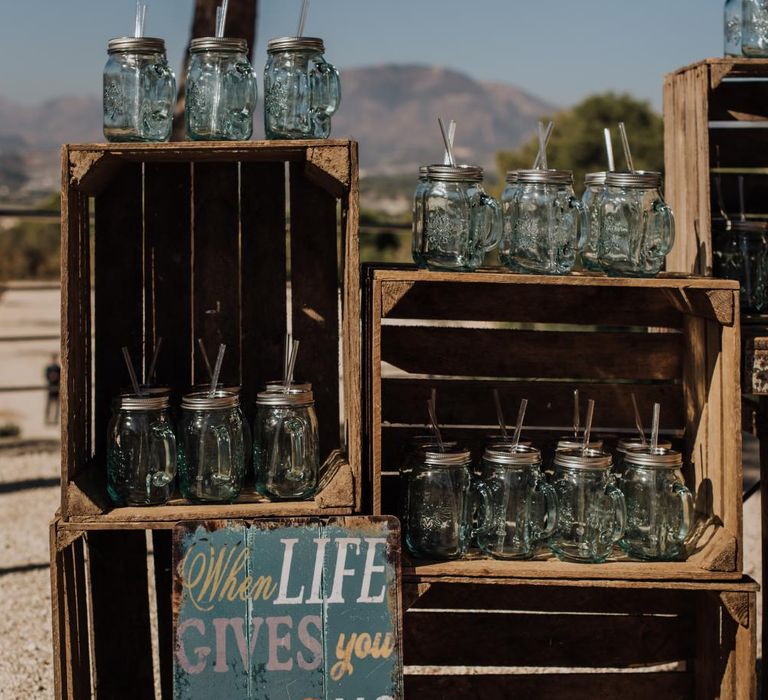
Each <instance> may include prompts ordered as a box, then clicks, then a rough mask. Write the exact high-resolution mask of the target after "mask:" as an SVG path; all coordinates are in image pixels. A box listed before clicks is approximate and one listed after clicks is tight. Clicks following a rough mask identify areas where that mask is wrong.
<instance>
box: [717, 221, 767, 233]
mask: <svg viewBox="0 0 768 700" xmlns="http://www.w3.org/2000/svg"><path fill="white" fill-rule="evenodd" d="M726 231H728V232H730V233H759V234H764V233H766V231H768V221H730V222H729V223H728V224H727V228H726Z"/></svg>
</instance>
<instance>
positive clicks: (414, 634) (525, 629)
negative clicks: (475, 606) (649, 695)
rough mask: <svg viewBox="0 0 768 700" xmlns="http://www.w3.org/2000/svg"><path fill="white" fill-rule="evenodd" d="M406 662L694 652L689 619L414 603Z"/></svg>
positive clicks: (612, 662)
mask: <svg viewBox="0 0 768 700" xmlns="http://www.w3.org/2000/svg"><path fill="white" fill-rule="evenodd" d="M403 627H404V636H405V639H404V650H405V663H406V664H408V665H430V666H450V665H467V666H475V665H478V666H566V667H568V666H578V667H623V666H634V665H638V664H652V663H667V662H674V661H678V660H684V659H687V658H691V656H692V655H693V645H694V640H693V637H692V636H691V633H692V631H693V630H692V624H691V622H690V620H686V619H680V618H676V617H653V616H644V615H593V614H585V615H568V614H557V615H537V614H529V613H519V614H518V613H508V614H496V613H475V612H465V613H455V612H445V611H441V612H423V611H416V610H409V611H408V612H406V614H405V619H404V625H403Z"/></svg>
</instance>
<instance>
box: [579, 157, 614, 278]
mask: <svg viewBox="0 0 768 700" xmlns="http://www.w3.org/2000/svg"><path fill="white" fill-rule="evenodd" d="M607 174H608V173H605V172H602V173H587V174H586V176H585V177H584V194H583V195H582V197H581V202H582V204H583V205H584V208H585V209H586V210H587V228H586V232H585V234H584V245H583V246H582V249H581V261H582V263H583V264H584V267H585V268H586V269H587V270H591V271H592V272H599V271H600V270H601V269H602V268H601V267H600V263H599V262H598V259H597V241H598V238H599V234H600V218H599V217H600V208H599V206H598V205H599V203H600V197H601V195H602V194H603V191H604V190H605V177H606V175H607Z"/></svg>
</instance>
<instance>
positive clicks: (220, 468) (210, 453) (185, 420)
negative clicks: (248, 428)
mask: <svg viewBox="0 0 768 700" xmlns="http://www.w3.org/2000/svg"><path fill="white" fill-rule="evenodd" d="M243 426H244V420H243V414H242V412H241V411H240V398H239V397H238V396H237V395H236V394H232V393H229V392H226V391H216V392H215V393H214V395H213V396H210V395H209V394H208V392H196V393H192V394H187V395H186V396H184V397H182V399H181V418H180V420H179V436H178V438H179V483H180V486H181V493H182V495H183V496H184V498H186V499H188V500H190V501H194V502H196V503H229V502H230V501H233V500H234V499H235V498H237V497H238V496H239V495H240V491H241V490H242V488H243V479H244V478H245V440H244V430H243Z"/></svg>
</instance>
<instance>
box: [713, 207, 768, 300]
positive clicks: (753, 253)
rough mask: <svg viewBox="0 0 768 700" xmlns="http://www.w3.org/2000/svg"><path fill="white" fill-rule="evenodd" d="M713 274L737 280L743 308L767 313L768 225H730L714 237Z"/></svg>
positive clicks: (751, 222)
mask: <svg viewBox="0 0 768 700" xmlns="http://www.w3.org/2000/svg"><path fill="white" fill-rule="evenodd" d="M712 248H713V250H712V271H713V273H714V275H715V277H719V278H721V279H729V280H736V281H738V283H739V286H740V299H741V308H742V309H743V310H744V311H749V312H757V313H764V312H765V311H766V310H768V223H766V222H765V221H729V222H727V224H726V225H725V226H724V227H721V228H720V229H719V230H718V229H717V228H716V229H715V231H714V232H713V236H712Z"/></svg>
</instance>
